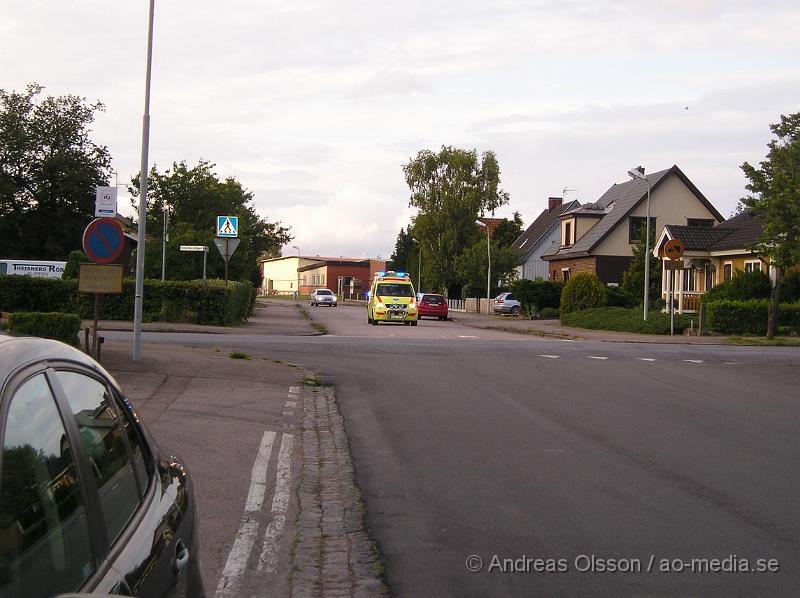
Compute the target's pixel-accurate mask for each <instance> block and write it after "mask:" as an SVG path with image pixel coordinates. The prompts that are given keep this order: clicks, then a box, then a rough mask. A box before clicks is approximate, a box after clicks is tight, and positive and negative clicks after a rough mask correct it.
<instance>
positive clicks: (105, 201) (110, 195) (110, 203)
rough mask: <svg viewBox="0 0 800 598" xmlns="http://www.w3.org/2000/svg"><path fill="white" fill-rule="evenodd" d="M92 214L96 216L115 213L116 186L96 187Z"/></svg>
mask: <svg viewBox="0 0 800 598" xmlns="http://www.w3.org/2000/svg"><path fill="white" fill-rule="evenodd" d="M94 215H95V217H96V218H102V217H103V216H110V217H111V218H113V217H114V216H116V215H117V188H116V187H96V188H95V199H94Z"/></svg>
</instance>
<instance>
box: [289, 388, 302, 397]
mask: <svg viewBox="0 0 800 598" xmlns="http://www.w3.org/2000/svg"><path fill="white" fill-rule="evenodd" d="M289 394H290V395H296V394H300V387H299V386H290V387H289Z"/></svg>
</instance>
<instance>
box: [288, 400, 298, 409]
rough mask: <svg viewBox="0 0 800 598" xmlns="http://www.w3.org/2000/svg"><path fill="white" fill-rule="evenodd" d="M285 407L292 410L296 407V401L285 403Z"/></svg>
mask: <svg viewBox="0 0 800 598" xmlns="http://www.w3.org/2000/svg"><path fill="white" fill-rule="evenodd" d="M286 407H288V408H290V409H294V408H295V407H297V401H286Z"/></svg>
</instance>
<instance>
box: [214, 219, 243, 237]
mask: <svg viewBox="0 0 800 598" xmlns="http://www.w3.org/2000/svg"><path fill="white" fill-rule="evenodd" d="M217 236H218V237H238V236H239V217H238V216H217Z"/></svg>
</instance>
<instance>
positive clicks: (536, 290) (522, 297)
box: [510, 279, 564, 312]
mask: <svg viewBox="0 0 800 598" xmlns="http://www.w3.org/2000/svg"><path fill="white" fill-rule="evenodd" d="M563 289H564V284H563V283H560V282H554V281H550V280H541V279H539V280H528V279H522V280H516V281H514V282H512V283H511V287H510V290H511V292H512V293H513V295H514V297H516V298H517V300H519V302H520V303H522V306H523V308H524V309H526V310H530V311H539V312H540V311H541V310H543V309H546V308H549V309H558V307H559V305H560V303H561V291H562V290H563Z"/></svg>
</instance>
